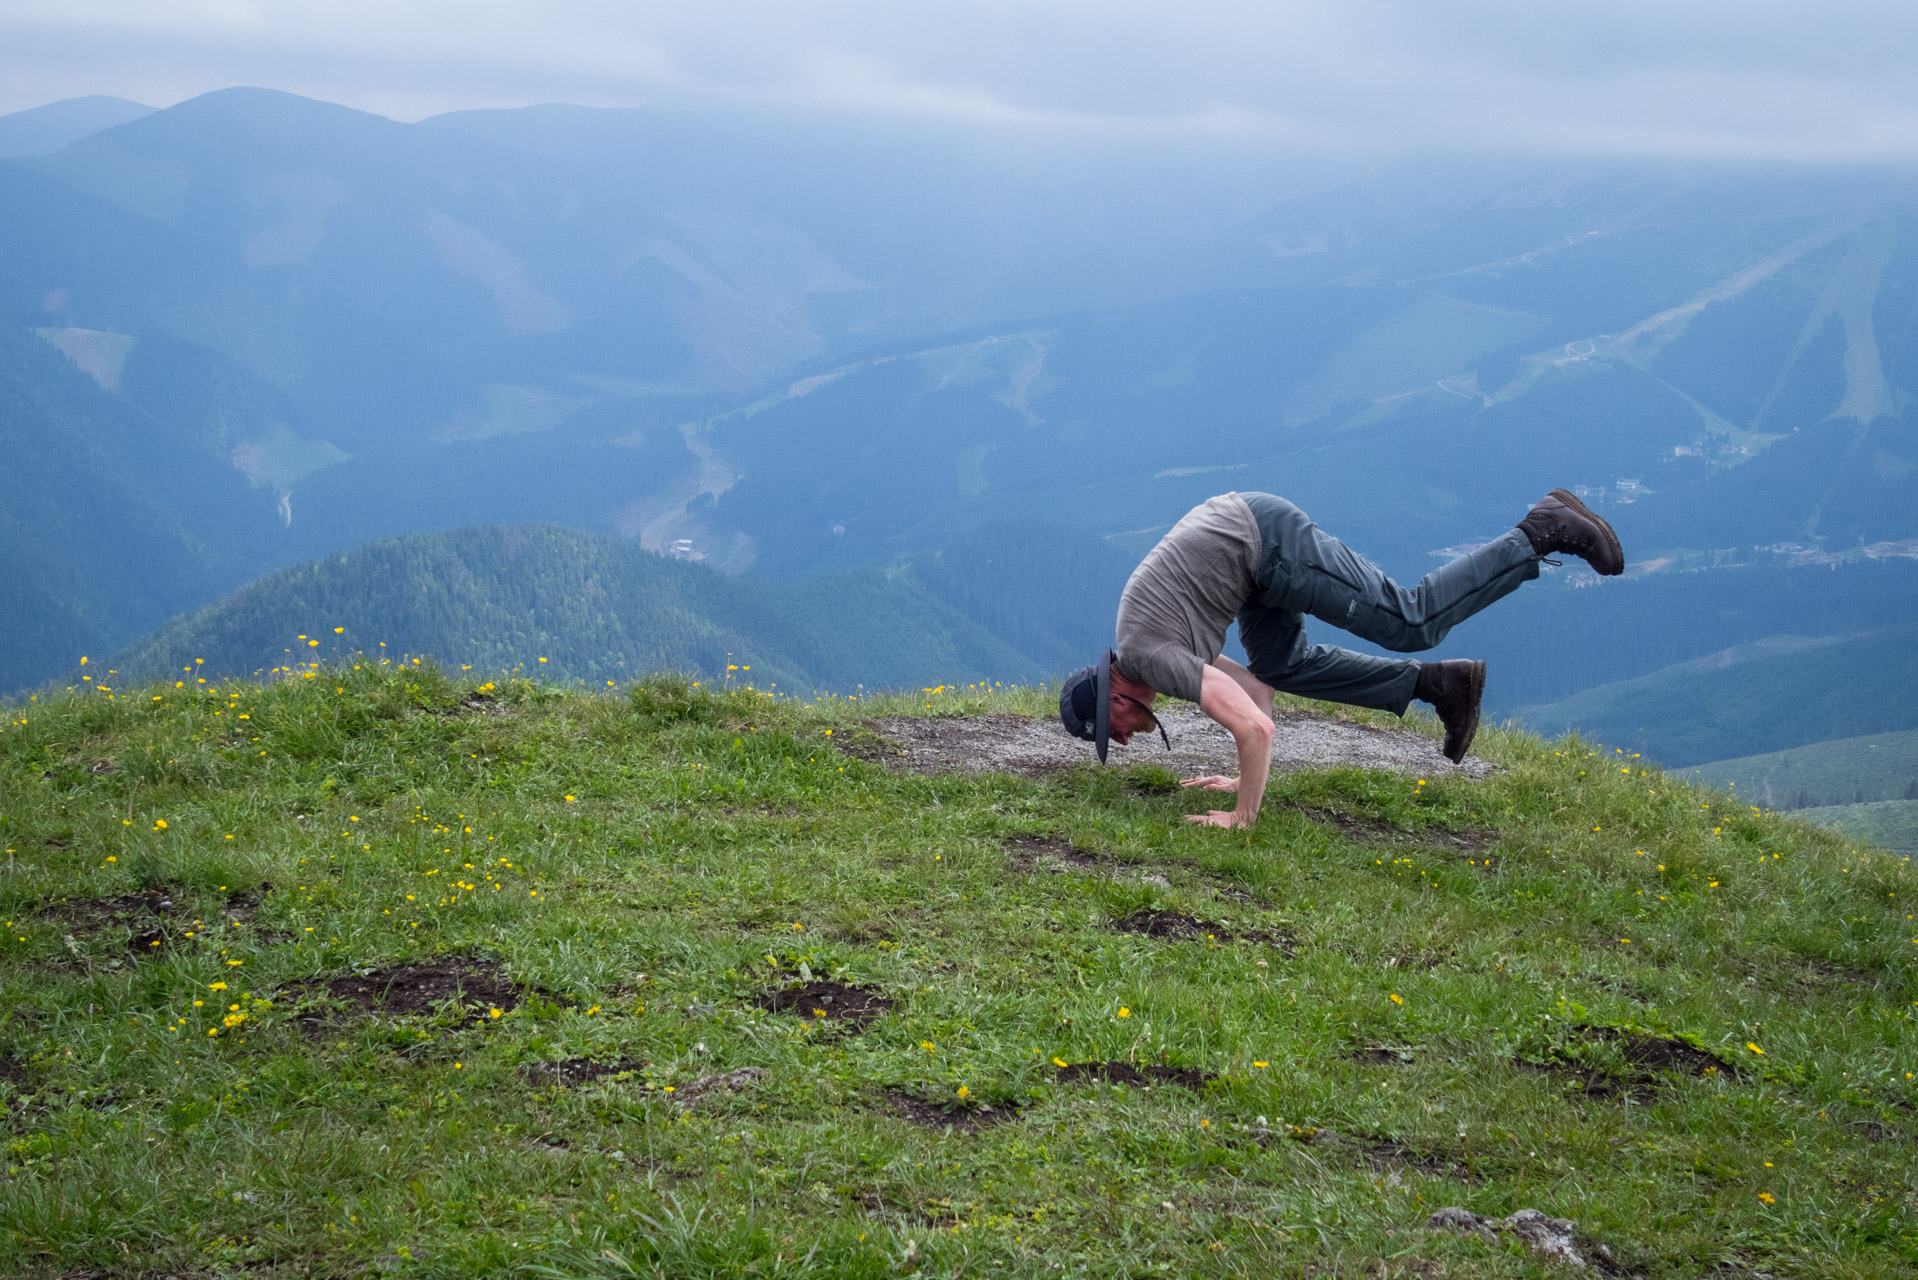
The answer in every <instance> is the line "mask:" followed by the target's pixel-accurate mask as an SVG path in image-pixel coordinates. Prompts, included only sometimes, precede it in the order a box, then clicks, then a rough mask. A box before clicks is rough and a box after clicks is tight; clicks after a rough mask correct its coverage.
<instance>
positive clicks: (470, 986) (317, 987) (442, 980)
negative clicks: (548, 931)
mask: <svg viewBox="0 0 1918 1280" xmlns="http://www.w3.org/2000/svg"><path fill="white" fill-rule="evenodd" d="M280 990H281V991H282V992H285V993H286V994H287V995H289V996H291V997H293V998H294V999H301V998H304V997H310V996H318V997H322V998H323V999H324V1000H326V1001H327V1002H328V1003H330V1004H332V1005H333V1006H335V1007H336V1008H337V1009H338V1010H339V1011H340V1012H342V1013H346V1014H363V1013H385V1014H390V1015H393V1016H396V1017H405V1016H410V1015H415V1014H422V1013H433V1012H435V1011H437V1010H439V1009H440V1008H442V1007H447V1006H449V1005H450V1006H451V1007H456V1008H458V1009H460V1010H461V1011H463V1012H477V1013H478V1015H479V1016H480V1017H490V1016H491V1011H492V1010H494V1009H498V1010H499V1011H500V1012H501V1013H506V1012H509V1011H510V1010H512V1009H514V1008H517V1007H518V1005H519V1003H520V989H519V988H518V987H517V986H515V985H513V983H511V982H510V981H508V980H507V977H506V970H505V968H504V967H503V966H502V965H500V964H499V962H498V961H494V960H475V959H471V958H462V957H457V956H455V957H447V958H443V959H438V960H425V961H421V962H420V963H418V964H401V965H394V966H393V967H391V968H389V969H379V970H375V971H374V972H371V973H349V974H345V975H343V976H341V977H337V978H306V979H302V980H300V981H297V982H288V983H285V984H283V985H282V986H281V987H280ZM325 1020H326V1017H325V1014H324V1013H323V1012H321V1011H319V1010H315V1011H313V1012H310V1013H308V1014H306V1015H304V1016H303V1018H302V1021H304V1022H306V1023H307V1024H308V1025H309V1026H311V1025H314V1024H317V1023H323V1022H324V1021H325Z"/></svg>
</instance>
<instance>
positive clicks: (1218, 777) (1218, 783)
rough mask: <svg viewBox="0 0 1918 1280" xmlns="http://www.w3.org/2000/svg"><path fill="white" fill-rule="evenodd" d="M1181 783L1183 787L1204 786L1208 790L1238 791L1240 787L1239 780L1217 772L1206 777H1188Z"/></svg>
mask: <svg viewBox="0 0 1918 1280" xmlns="http://www.w3.org/2000/svg"><path fill="white" fill-rule="evenodd" d="M1179 785H1180V786H1182V787H1203V788H1204V789H1205V790H1207V791H1237V790H1238V789H1239V780H1238V779H1237V778H1228V777H1226V776H1225V775H1223V774H1218V773H1215V774H1212V775H1211V776H1210V777H1205V778H1187V779H1186V780H1185V781H1184V782H1181V783H1180V784H1179Z"/></svg>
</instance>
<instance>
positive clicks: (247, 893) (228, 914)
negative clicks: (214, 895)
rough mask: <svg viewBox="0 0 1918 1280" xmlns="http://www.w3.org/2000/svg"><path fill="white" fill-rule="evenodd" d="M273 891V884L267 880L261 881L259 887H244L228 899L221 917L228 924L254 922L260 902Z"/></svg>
mask: <svg viewBox="0 0 1918 1280" xmlns="http://www.w3.org/2000/svg"><path fill="white" fill-rule="evenodd" d="M272 892H273V886H272V885H271V884H268V883H267V882H265V881H261V883H260V887H259V888H257V889H242V890H241V891H240V892H238V893H236V894H233V895H232V896H231V897H229V898H228V899H227V900H226V906H225V907H224V908H223V909H222V910H221V912H220V918H221V919H223V920H225V921H226V922H227V923H228V924H252V923H253V917H254V915H255V914H256V913H257V912H258V911H259V909H260V902H261V901H262V900H263V899H264V898H265V897H266V895H267V894H269V893H272Z"/></svg>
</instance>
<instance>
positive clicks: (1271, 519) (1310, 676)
mask: <svg viewBox="0 0 1918 1280" xmlns="http://www.w3.org/2000/svg"><path fill="white" fill-rule="evenodd" d="M1240 496H1241V497H1243V498H1244V499H1245V501H1246V504H1247V505H1248V506H1250V507H1251V508H1252V515H1253V517H1254V518H1255V519H1257V521H1258V522H1259V533H1260V535H1261V536H1262V538H1263V540H1264V543H1265V554H1264V560H1263V562H1262V563H1261V565H1260V568H1259V590H1258V592H1257V594H1255V595H1254V596H1253V597H1252V599H1251V600H1249V601H1247V602H1246V605H1245V607H1244V608H1243V609H1241V610H1240V611H1239V641H1240V643H1242V644H1244V645H1245V652H1246V656H1247V657H1248V658H1249V659H1250V664H1249V665H1250V670H1251V672H1252V674H1253V675H1255V676H1257V677H1258V678H1259V679H1260V680H1262V681H1264V682H1265V683H1266V684H1268V685H1271V686H1272V687H1273V688H1274V689H1277V690H1279V691H1280V692H1282V693H1295V694H1298V695H1300V696H1301V697H1306V698H1320V699H1323V700H1324V701H1326V702H1343V703H1346V704H1348V705H1350V706H1355V707H1376V708H1378V709H1379V710H1381V711H1390V712H1393V713H1394V714H1397V715H1403V714H1404V713H1405V708H1406V707H1407V706H1408V705H1409V704H1410V703H1411V701H1412V691H1413V689H1414V688H1415V687H1416V686H1417V684H1418V676H1419V664H1418V663H1416V662H1411V661H1394V660H1393V659H1391V658H1378V657H1374V656H1372V655H1371V654H1367V653H1354V652H1353V651H1352V650H1350V649H1340V648H1337V647H1336V646H1333V645H1325V644H1314V645H1308V644H1307V643H1306V642H1305V619H1306V617H1307V616H1308V615H1309V616H1311V617H1314V618H1317V619H1319V621H1321V622H1329V623H1331V624H1332V625H1333V626H1335V627H1338V628H1340V629H1341V630H1343V631H1349V632H1351V633H1352V634H1353V635H1355V636H1358V637H1359V638H1360V639H1363V640H1370V641H1371V642H1372V643H1373V644H1375V645H1378V646H1379V647H1380V648H1382V649H1390V650H1392V651H1393V652H1394V653H1417V652H1420V651H1421V650H1425V649H1430V648H1433V647H1434V646H1436V645H1437V644H1438V643H1439V642H1440V641H1442V640H1444V639H1445V636H1446V633H1447V632H1449V631H1450V630H1451V629H1452V628H1453V627H1455V626H1457V625H1458V624H1459V623H1461V622H1463V621H1465V619H1467V618H1469V617H1471V616H1472V615H1473V614H1475V613H1477V612H1478V611H1479V610H1480V609H1483V608H1484V607H1485V606H1486V605H1488V604H1490V603H1492V602H1493V601H1494V600H1497V599H1499V598H1500V597H1502V596H1506V595H1510V594H1511V593H1512V592H1513V591H1516V590H1517V589H1518V587H1519V584H1521V583H1525V582H1530V581H1531V580H1532V579H1533V578H1536V577H1538V561H1539V557H1538V554H1537V553H1536V552H1534V551H1533V550H1532V543H1531V540H1530V539H1528V538H1527V537H1526V536H1525V533H1524V531H1523V530H1520V529H1516V528H1514V529H1511V530H1509V531H1507V532H1506V533H1504V534H1501V535H1500V536H1498V537H1496V538H1494V539H1492V540H1491V541H1490V542H1488V543H1486V544H1485V545H1484V546H1482V547H1480V548H1479V549H1478V550H1476V551H1473V552H1472V553H1470V554H1469V555H1463V556H1460V557H1459V558H1458V559H1456V560H1453V561H1451V562H1450V563H1449V564H1444V565H1441V566H1439V567H1438V568H1436V569H1434V570H1432V572H1430V573H1428V574H1426V575H1425V576H1424V577H1423V578H1421V579H1419V583H1418V585H1417V586H1415V587H1413V588H1411V589H1410V590H1407V589H1406V588H1404V587H1401V586H1400V585H1399V584H1398V583H1396V582H1394V581H1392V580H1391V579H1390V578H1388V577H1386V576H1385V574H1384V573H1383V572H1381V571H1380V569H1379V567H1378V566H1377V565H1375V564H1373V563H1372V562H1371V561H1370V560H1367V559H1366V558H1365V557H1364V556H1362V555H1360V554H1358V553H1357V552H1356V551H1353V550H1352V549H1351V548H1350V547H1348V546H1346V545H1345V544H1344V543H1343V542H1340V541H1339V540H1338V539H1337V538H1334V537H1332V536H1331V535H1330V534H1328V533H1326V532H1324V531H1323V530H1321V529H1320V528H1319V527H1318V526H1317V525H1315V524H1313V523H1312V521H1311V520H1309V519H1307V518H1306V514H1305V512H1303V511H1301V510H1299V509H1298V508H1297V507H1295V506H1293V505H1292V504H1291V503H1289V502H1287V501H1286V500H1285V499H1284V498H1277V497H1274V496H1273V495H1271V494H1269V493H1246V494H1241V495H1240Z"/></svg>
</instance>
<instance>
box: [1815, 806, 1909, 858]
mask: <svg viewBox="0 0 1918 1280" xmlns="http://www.w3.org/2000/svg"><path fill="white" fill-rule="evenodd" d="M1796 816H1797V817H1799V818H1802V819H1803V820H1804V821H1806V822H1815V823H1817V824H1818V825H1819V826H1821V827H1834V828H1836V829H1837V830H1839V831H1841V832H1844V833H1845V838H1846V839H1849V840H1863V841H1867V842H1869V843H1871V844H1874V845H1877V846H1879V847H1880V848H1884V849H1890V850H1892V851H1893V852H1897V853H1918V800H1878V801H1866V802H1865V803H1864V804H1834V805H1823V806H1819V807H1815V808H1811V809H1800V810H1799V811H1798V813H1797V815H1796Z"/></svg>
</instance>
